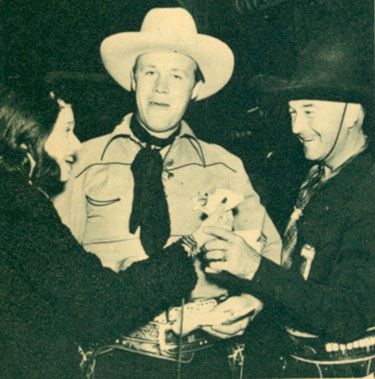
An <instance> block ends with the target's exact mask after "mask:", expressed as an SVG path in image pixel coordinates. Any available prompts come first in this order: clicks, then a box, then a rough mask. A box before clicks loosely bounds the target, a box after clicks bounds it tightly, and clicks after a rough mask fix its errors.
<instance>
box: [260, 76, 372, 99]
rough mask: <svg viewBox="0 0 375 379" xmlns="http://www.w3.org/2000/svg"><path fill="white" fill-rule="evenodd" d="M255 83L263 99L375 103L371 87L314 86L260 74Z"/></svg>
mask: <svg viewBox="0 0 375 379" xmlns="http://www.w3.org/2000/svg"><path fill="white" fill-rule="evenodd" d="M254 85H255V87H256V88H257V90H258V92H259V94H260V96H261V98H262V100H263V101H267V97H268V98H269V100H271V101H277V100H283V101H289V100H324V101H338V102H346V103H360V104H362V105H363V106H368V105H370V104H374V100H375V97H374V92H373V91H371V90H370V89H369V88H364V87H360V88H351V89H350V90H348V89H346V88H340V87H339V86H337V88H331V87H324V86H313V85H308V84H306V83H302V84H293V83H290V82H288V81H286V80H285V79H282V78H278V77H273V76H266V75H259V76H257V77H256V78H255V79H254Z"/></svg>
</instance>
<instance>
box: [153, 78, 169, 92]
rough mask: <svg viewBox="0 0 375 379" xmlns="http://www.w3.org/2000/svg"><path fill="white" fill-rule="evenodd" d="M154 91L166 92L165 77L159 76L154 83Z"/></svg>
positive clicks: (166, 80) (166, 82) (166, 81)
mask: <svg viewBox="0 0 375 379" xmlns="http://www.w3.org/2000/svg"><path fill="white" fill-rule="evenodd" d="M155 91H156V92H159V93H167V92H168V78H167V76H166V75H159V76H158V78H157V80H156V82H155Z"/></svg>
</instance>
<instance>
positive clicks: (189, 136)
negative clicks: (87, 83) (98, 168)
mask: <svg viewBox="0 0 375 379" xmlns="http://www.w3.org/2000/svg"><path fill="white" fill-rule="evenodd" d="M133 115H134V113H129V114H127V115H126V116H125V117H124V118H123V120H122V122H121V123H120V124H119V125H117V126H116V127H115V129H114V130H113V132H112V133H111V135H110V138H109V140H108V142H107V144H106V145H105V147H104V149H103V153H102V155H101V159H102V160H103V159H104V156H105V153H106V151H107V150H108V148H109V147H110V145H111V144H112V142H114V141H115V140H117V139H118V138H128V139H130V140H132V141H133V142H134V143H136V144H138V145H139V146H142V144H141V142H140V141H139V140H138V138H137V137H136V136H135V135H134V134H133V132H132V131H131V129H130V120H131V118H132V117H133ZM183 139H186V140H188V141H189V142H190V144H191V146H192V148H194V150H195V151H196V153H197V155H198V157H199V159H200V161H201V163H202V164H203V165H205V159H204V154H203V150H202V146H201V144H200V142H199V140H198V138H197V137H196V135H195V134H194V132H193V130H192V129H191V128H190V126H189V125H188V124H187V123H186V122H185V121H184V120H181V130H180V133H179V135H178V136H177V137H176V140H175V142H174V143H173V144H175V143H178V142H179V141H180V140H183ZM169 148H170V147H168V146H167V147H165V148H164V149H169Z"/></svg>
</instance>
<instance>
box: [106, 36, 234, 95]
mask: <svg viewBox="0 0 375 379" xmlns="http://www.w3.org/2000/svg"><path fill="white" fill-rule="evenodd" d="M194 37H195V38H190V39H189V38H186V39H183V38H182V39H173V38H170V37H164V38H163V37H161V36H158V35H155V34H151V33H146V32H125V33H119V34H114V35H112V36H110V37H107V38H106V39H105V40H104V41H103V42H102V44H101V47H100V54H101V57H102V61H103V63H104V66H105V68H106V69H107V71H108V73H109V74H110V75H111V76H112V77H113V79H114V80H115V81H116V82H117V83H119V84H120V85H121V86H122V87H124V88H125V89H126V90H128V91H131V71H132V69H133V67H134V64H135V61H136V59H137V57H138V56H140V55H142V54H145V53H148V52H153V51H158V50H167V51H173V52H176V53H180V54H184V55H187V56H189V57H191V58H192V59H193V60H195V61H196V62H197V64H198V65H199V68H200V70H201V71H202V74H203V76H204V83H202V86H201V88H200V91H199V94H198V96H197V98H196V100H202V99H204V98H206V97H209V96H211V95H213V94H215V93H216V92H218V91H219V90H220V89H222V88H223V87H224V86H225V85H226V84H227V83H228V81H229V79H230V78H231V76H232V73H233V68H234V56H233V53H232V50H231V49H230V48H229V47H228V45H227V44H225V43H224V42H222V41H220V40H218V39H217V38H214V37H211V36H207V35H204V34H197V35H196V36H194ZM176 41H177V43H176Z"/></svg>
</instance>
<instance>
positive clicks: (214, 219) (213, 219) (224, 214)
mask: <svg viewBox="0 0 375 379" xmlns="http://www.w3.org/2000/svg"><path fill="white" fill-rule="evenodd" d="M232 224H233V213H232V210H231V209H230V210H228V209H227V205H226V203H225V202H221V203H220V204H219V205H218V206H217V208H216V209H215V211H214V212H213V213H212V214H211V215H209V216H208V217H207V218H206V219H205V220H204V221H203V222H202V224H201V225H200V227H199V228H198V229H197V230H196V231H195V232H194V233H193V237H194V238H195V240H196V241H197V244H198V247H201V246H202V245H204V244H205V243H206V242H207V241H209V240H210V239H212V236H210V235H209V234H207V233H205V232H204V229H205V228H207V227H211V226H220V227H221V228H223V229H225V230H231V229H232Z"/></svg>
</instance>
